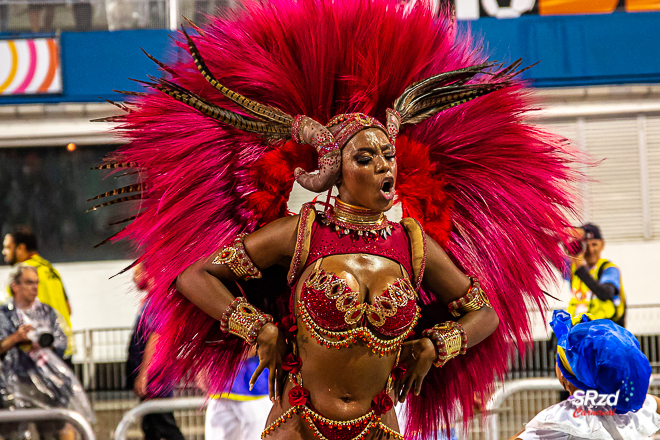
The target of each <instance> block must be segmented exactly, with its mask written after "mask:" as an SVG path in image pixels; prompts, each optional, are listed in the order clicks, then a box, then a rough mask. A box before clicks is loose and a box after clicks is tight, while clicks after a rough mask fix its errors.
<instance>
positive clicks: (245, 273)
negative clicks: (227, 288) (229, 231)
mask: <svg viewBox="0 0 660 440" xmlns="http://www.w3.org/2000/svg"><path fill="white" fill-rule="evenodd" d="M246 235H247V234H240V235H238V236H237V237H236V238H235V239H234V241H233V242H232V243H231V244H230V245H227V246H225V247H223V248H222V249H221V250H220V252H219V253H218V255H217V256H216V257H215V258H214V259H213V261H212V262H211V264H225V265H226V266H227V267H228V268H229V269H230V270H231V271H232V272H234V274H235V275H236V276H237V277H239V278H242V279H244V280H245V281H248V280H251V279H255V278H261V271H260V270H259V269H258V268H257V266H255V265H254V263H253V262H252V260H251V259H250V256H249V255H248V254H247V252H246V251H245V246H243V240H244V239H245V236H246Z"/></svg>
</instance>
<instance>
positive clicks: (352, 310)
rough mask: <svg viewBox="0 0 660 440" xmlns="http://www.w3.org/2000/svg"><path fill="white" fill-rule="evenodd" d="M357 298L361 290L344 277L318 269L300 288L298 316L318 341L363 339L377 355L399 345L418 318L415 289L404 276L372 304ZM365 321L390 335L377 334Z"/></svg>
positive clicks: (339, 344)
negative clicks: (351, 286) (356, 288)
mask: <svg viewBox="0 0 660 440" xmlns="http://www.w3.org/2000/svg"><path fill="white" fill-rule="evenodd" d="M359 299H360V293H359V292H354V291H353V290H352V289H351V288H350V287H348V285H347V284H346V280H344V279H342V278H339V277H338V276H337V275H335V274H334V273H332V272H327V271H325V270H323V269H317V270H316V271H314V272H312V274H311V275H310V276H309V277H308V278H307V281H305V284H304V285H303V288H302V290H301V292H300V300H299V301H298V317H300V318H301V319H302V321H303V322H304V323H305V327H307V329H308V330H309V332H310V334H311V335H312V337H313V338H314V339H316V340H317V341H318V342H319V343H320V344H321V345H325V346H326V347H328V348H331V347H332V348H340V347H348V346H349V345H350V344H354V343H356V342H357V341H358V340H363V341H365V342H366V343H367V344H368V345H369V346H370V347H371V349H372V351H373V352H374V353H377V354H380V355H385V354H389V353H391V352H392V351H393V350H395V349H396V348H398V346H399V345H400V344H401V343H402V342H403V341H404V340H405V339H406V338H407V337H408V335H409V334H410V332H411V331H412V330H413V328H414V326H415V324H416V323H417V320H418V319H419V306H417V304H416V303H415V300H416V296H415V291H414V289H413V287H412V285H411V284H410V281H408V280H407V279H405V278H399V279H397V280H396V282H394V283H393V284H389V285H388V286H387V289H386V290H385V292H384V293H383V294H382V295H379V296H378V297H376V299H375V300H374V304H368V303H361V302H360V301H359ZM367 323H368V324H370V325H371V326H373V327H374V328H375V329H376V331H377V332H378V333H380V334H383V335H385V336H389V337H393V339H383V338H380V337H378V336H377V335H376V334H375V332H374V331H373V330H372V329H371V328H369V326H368V324H367ZM356 324H357V327H354V328H350V327H352V326H354V325H356Z"/></svg>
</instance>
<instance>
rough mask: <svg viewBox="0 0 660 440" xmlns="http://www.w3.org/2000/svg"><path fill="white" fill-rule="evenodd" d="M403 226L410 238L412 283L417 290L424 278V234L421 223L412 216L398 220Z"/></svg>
mask: <svg viewBox="0 0 660 440" xmlns="http://www.w3.org/2000/svg"><path fill="white" fill-rule="evenodd" d="M399 223H401V226H403V227H404V228H405V230H406V233H407V234H408V238H409V239H410V250H411V259H412V268H413V275H414V277H415V279H414V280H413V285H414V286H415V290H419V288H420V286H421V285H422V279H423V278H424V267H425V266H426V234H425V233H424V228H422V225H421V224H420V223H419V222H418V221H417V220H415V219H414V218H412V217H406V218H404V219H401V221H400V222H399Z"/></svg>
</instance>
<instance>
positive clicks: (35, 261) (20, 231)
mask: <svg viewBox="0 0 660 440" xmlns="http://www.w3.org/2000/svg"><path fill="white" fill-rule="evenodd" d="M2 255H3V256H4V258H5V262H6V263H8V264H10V265H12V266H13V265H15V264H17V263H24V264H27V265H29V266H33V267H35V268H36V269H37V272H38V273H39V301H40V302H41V303H43V304H46V305H49V306H51V307H52V308H53V309H55V311H56V312H57V313H59V314H60V315H61V318H60V325H61V326H62V330H64V333H65V334H66V336H67V339H68V341H69V343H68V346H67V349H66V352H65V353H64V362H66V363H67V365H69V367H70V368H71V369H73V363H72V360H71V358H72V356H73V353H74V339H73V331H72V330H71V305H70V304H69V299H68V298H67V296H66V291H65V290H64V285H63V284H62V278H61V277H60V274H59V272H58V271H57V270H56V269H55V268H54V267H53V265H52V264H50V262H48V260H46V259H45V258H43V257H42V256H41V255H39V254H38V252H37V237H36V236H35V235H34V234H33V233H32V231H31V230H30V229H29V228H27V227H25V226H18V227H16V228H14V229H13V230H12V232H11V233H9V234H7V235H5V238H4V241H3V243H2Z"/></svg>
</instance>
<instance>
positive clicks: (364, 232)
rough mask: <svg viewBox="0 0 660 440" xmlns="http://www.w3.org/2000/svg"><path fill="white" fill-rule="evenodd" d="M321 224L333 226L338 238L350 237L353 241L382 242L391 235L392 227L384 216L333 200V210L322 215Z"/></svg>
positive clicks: (378, 212)
mask: <svg viewBox="0 0 660 440" xmlns="http://www.w3.org/2000/svg"><path fill="white" fill-rule="evenodd" d="M321 222H322V223H323V224H324V225H326V226H331V225H333V226H334V229H335V232H337V235H339V237H340V238H341V237H343V236H345V235H350V237H351V239H352V240H353V241H357V240H359V239H363V240H364V241H366V242H369V241H371V240H378V239H379V238H382V239H383V240H384V239H386V238H387V237H389V236H390V235H392V226H391V225H390V222H389V221H388V220H387V217H386V216H385V214H383V213H382V212H380V211H372V210H370V209H366V208H361V207H359V206H353V205H349V204H348V203H344V202H342V201H341V200H339V199H335V206H334V208H332V209H329V210H327V211H326V213H324V214H323V218H322V219H321Z"/></svg>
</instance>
